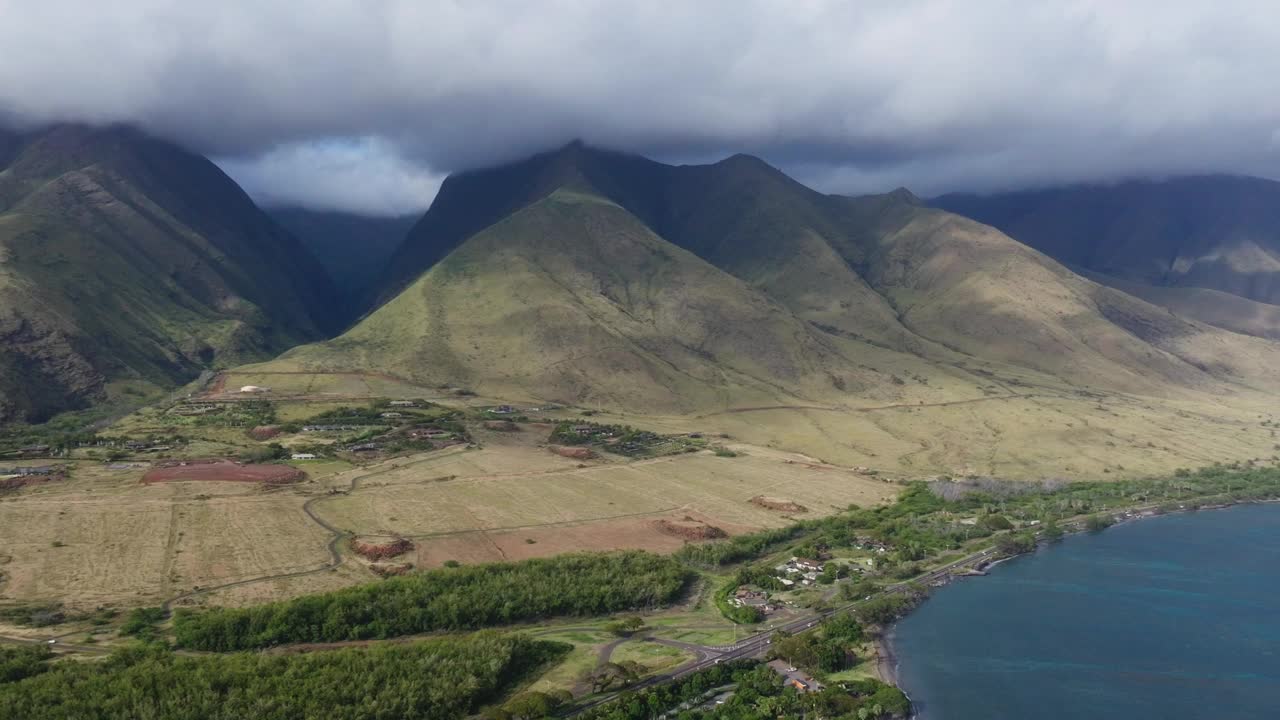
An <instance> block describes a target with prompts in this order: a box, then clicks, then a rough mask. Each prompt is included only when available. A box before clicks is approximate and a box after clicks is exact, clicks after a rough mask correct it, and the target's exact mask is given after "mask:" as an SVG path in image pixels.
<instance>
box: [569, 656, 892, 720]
mask: <svg viewBox="0 0 1280 720" xmlns="http://www.w3.org/2000/svg"><path fill="white" fill-rule="evenodd" d="M730 690H732V691H733V692H732V695H729V691H730ZM717 699H723V703H719V704H718V703H717V702H716V701H717ZM910 709H911V705H910V702H909V701H908V700H907V697H906V696H905V695H903V694H902V692H901V691H899V690H898V689H897V688H895V687H893V686H892V685H886V684H884V683H882V682H879V681H877V680H857V681H851V682H845V683H834V684H832V685H831V686H830V687H827V688H825V689H824V690H823V691H822V692H817V693H799V692H796V691H795V690H794V689H791V688H784V687H783V683H782V678H781V677H780V676H779V675H778V674H777V673H776V672H774V671H773V670H772V669H771V668H768V667H766V666H763V665H760V664H758V663H757V662H756V661H753V660H741V661H736V662H733V663H726V664H724V665H717V666H715V667H711V668H708V669H706V670H703V671H701V672H697V673H694V674H693V675H689V676H688V677H685V678H681V679H680V680H677V681H675V682H672V683H667V684H665V685H659V686H657V687H652V688H646V689H644V690H641V691H639V692H634V693H632V692H624V693H622V694H621V695H619V696H618V698H617V699H616V700H613V701H612V702H609V703H606V704H604V705H600V706H598V707H595V708H592V709H591V710H588V711H587V712H585V713H583V714H582V715H580V716H579V717H580V718H582V720H650V719H651V718H656V717H659V716H665V717H667V718H673V719H674V720H712V719H713V718H714V719H715V720H760V718H773V719H775V720H800V719H801V718H812V719H814V720H816V719H817V718H829V719H832V720H845V719H847V720H877V719H879V718H895V717H896V718H901V717H906V716H907V714H908V713H909V712H910Z"/></svg>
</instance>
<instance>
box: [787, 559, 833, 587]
mask: <svg viewBox="0 0 1280 720" xmlns="http://www.w3.org/2000/svg"><path fill="white" fill-rule="evenodd" d="M825 569H826V566H825V565H823V564H822V561H821V560H811V559H808V558H798V557H793V558H791V559H790V560H788V561H786V562H784V563H782V564H781V565H778V566H777V567H775V568H774V570H776V571H777V572H778V574H777V575H775V576H774V577H775V578H777V580H778V582H780V583H782V584H783V585H784V586H786V587H793V586H795V585H796V584H797V583H799V584H800V585H812V584H814V583H815V582H817V580H818V575H819V574H821V573H822V571H823V570H825Z"/></svg>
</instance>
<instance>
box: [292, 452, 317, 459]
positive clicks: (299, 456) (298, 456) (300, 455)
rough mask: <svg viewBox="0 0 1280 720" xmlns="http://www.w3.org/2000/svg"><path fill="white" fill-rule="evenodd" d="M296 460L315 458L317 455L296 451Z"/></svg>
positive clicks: (294, 456)
mask: <svg viewBox="0 0 1280 720" xmlns="http://www.w3.org/2000/svg"><path fill="white" fill-rule="evenodd" d="M293 459H294V460H315V459H316V456H315V455H314V454H312V453H294V454H293Z"/></svg>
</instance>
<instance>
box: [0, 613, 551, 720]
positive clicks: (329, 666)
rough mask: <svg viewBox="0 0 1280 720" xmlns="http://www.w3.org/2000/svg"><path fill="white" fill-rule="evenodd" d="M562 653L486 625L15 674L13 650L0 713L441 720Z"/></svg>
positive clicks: (3, 659) (154, 651) (123, 658)
mask: <svg viewBox="0 0 1280 720" xmlns="http://www.w3.org/2000/svg"><path fill="white" fill-rule="evenodd" d="M567 649H568V646H564V645H561V644H559V643H548V642H540V641H535V640H533V639H530V638H528V637H525V636H522V635H499V634H497V633H493V632H482V633H477V634H475V635H472V636H468V637H462V638H441V639H436V640H427V641H423V642H418V643H412V644H395V645H384V646H379V647H371V648H347V649H343V650H334V651H329V652H316V653H305V654H296V655H268V654H262V653H237V654H231V655H210V656H199V657H181V656H177V655H174V654H172V653H171V652H169V651H167V650H164V649H161V648H159V647H156V646H146V647H138V648H134V649H130V650H123V651H120V652H118V653H116V654H115V655H113V656H111V657H110V658H108V659H107V660H105V661H104V662H92V663H90V662H78V661H74V660H62V661H51V660H50V659H49V657H48V656H47V655H45V656H44V657H41V658H38V659H36V660H34V663H33V662H32V661H31V659H30V658H18V661H20V662H23V663H25V664H26V665H25V667H26V669H25V670H22V669H20V670H19V671H18V672H17V673H13V672H11V671H10V666H11V665H15V661H14V660H13V657H14V653H13V652H12V651H7V650H0V717H2V718H23V720H73V719H74V720H79V719H80V718H94V719H95V720H139V719H143V718H157V719H158V718H163V719H164V720H246V719H248V718H252V719H253V720H298V719H299V718H325V720H357V719H359V720H369V719H372V718H385V719H386V720H415V719H421V720H444V719H445V718H456V717H463V716H465V715H467V714H469V713H472V712H474V711H476V710H477V709H478V706H479V705H480V704H482V703H484V702H488V701H490V700H492V699H494V698H496V697H497V696H498V695H500V694H501V693H502V692H503V691H504V690H505V689H506V688H508V687H510V686H511V685H512V684H514V683H516V682H518V681H519V680H520V679H521V678H523V677H525V676H526V675H528V674H529V673H530V672H531V671H532V670H534V669H535V668H537V667H540V666H542V665H544V664H546V663H547V662H549V661H551V660H553V659H554V658H556V657H558V656H560V655H562V654H563V653H564V652H565V651H566V650H567ZM7 658H8V659H7ZM33 665H34V667H35V669H36V671H35V672H32V671H31V669H32V667H33ZM20 667H21V666H20Z"/></svg>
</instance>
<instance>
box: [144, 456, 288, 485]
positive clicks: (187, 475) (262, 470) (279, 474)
mask: <svg viewBox="0 0 1280 720" xmlns="http://www.w3.org/2000/svg"><path fill="white" fill-rule="evenodd" d="M306 477H307V474H306V473H304V472H302V471H301V470H298V469H297V468H293V467H289V466H288V465H242V464H240V463H238V462H232V461H231V460H188V461H186V462H170V463H164V464H162V465H160V466H157V467H156V468H155V469H153V470H150V471H148V472H147V474H145V475H143V476H142V482H143V483H144V484H151V483H158V482H191V481H205V482H258V483H264V484H266V485H285V484H287V483H293V482H298V481H301V480H305V479H306Z"/></svg>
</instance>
